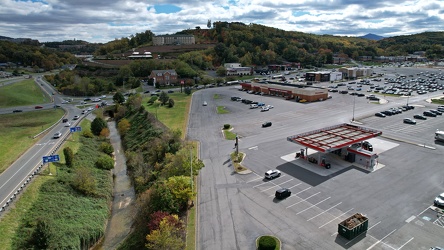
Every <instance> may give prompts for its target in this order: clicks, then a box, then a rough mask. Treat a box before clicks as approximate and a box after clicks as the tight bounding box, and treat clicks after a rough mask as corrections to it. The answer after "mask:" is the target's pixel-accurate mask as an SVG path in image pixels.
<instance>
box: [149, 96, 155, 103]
mask: <svg viewBox="0 0 444 250" xmlns="http://www.w3.org/2000/svg"><path fill="white" fill-rule="evenodd" d="M155 101H157V96H152V97H151V98H150V99H149V100H148V104H153V103H154V102H155Z"/></svg>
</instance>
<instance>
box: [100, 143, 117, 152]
mask: <svg viewBox="0 0 444 250" xmlns="http://www.w3.org/2000/svg"><path fill="white" fill-rule="evenodd" d="M100 151H102V152H103V153H105V154H107V155H112V154H113V152H114V148H113V146H112V145H111V144H110V143H108V142H102V144H100Z"/></svg>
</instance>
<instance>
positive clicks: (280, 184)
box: [261, 179, 293, 193]
mask: <svg viewBox="0 0 444 250" xmlns="http://www.w3.org/2000/svg"><path fill="white" fill-rule="evenodd" d="M292 180H293V179H290V180H288V181H284V182H282V183H281V184H279V185H278V184H275V183H274V182H271V183H273V184H274V185H275V186H278V187H280V186H281V185H282V184H284V183H286V182H289V181H292ZM272 188H274V187H270V188H267V189H265V190H262V191H261V193H262V192H265V191H267V190H270V189H272Z"/></svg>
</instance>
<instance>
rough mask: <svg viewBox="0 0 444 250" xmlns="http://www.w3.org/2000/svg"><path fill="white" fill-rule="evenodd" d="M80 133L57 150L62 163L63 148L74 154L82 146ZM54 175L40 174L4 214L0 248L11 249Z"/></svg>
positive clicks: (88, 124)
mask: <svg viewBox="0 0 444 250" xmlns="http://www.w3.org/2000/svg"><path fill="white" fill-rule="evenodd" d="M90 124H91V122H89V121H87V120H83V121H82V123H81V124H80V126H81V127H82V128H83V130H85V129H89V127H90ZM79 137H80V133H74V134H73V135H72V136H71V137H69V138H68V139H67V142H66V143H65V144H64V146H63V147H62V148H61V149H60V150H59V151H58V152H57V153H58V154H59V155H60V163H64V162H65V158H64V156H63V148H65V147H70V148H71V149H72V150H73V152H74V154H75V153H76V152H77V150H78V149H79V148H80V146H81V145H80V142H79ZM50 169H51V173H52V174H55V167H54V165H53V164H51V165H50ZM53 178H54V177H53V176H45V175H42V176H39V177H38V178H34V181H32V182H31V184H30V185H28V187H27V188H26V189H25V191H24V192H23V193H22V194H21V197H20V199H18V200H17V202H15V203H14V205H13V208H12V209H11V210H10V211H9V212H8V213H7V214H6V215H5V216H4V218H3V219H2V220H1V221H0V242H2V244H1V245H0V249H2V250H10V249H12V248H11V242H12V239H13V237H14V236H15V234H16V231H17V229H18V226H19V223H20V221H22V218H23V217H24V216H25V215H26V213H27V211H28V210H29V209H30V208H31V207H32V205H33V204H34V202H35V201H36V200H37V198H38V196H39V193H40V192H39V189H40V187H41V186H42V185H43V184H44V183H45V182H46V181H47V180H51V179H53Z"/></svg>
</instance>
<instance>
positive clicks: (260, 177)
mask: <svg viewBox="0 0 444 250" xmlns="http://www.w3.org/2000/svg"><path fill="white" fill-rule="evenodd" d="M262 178H263V177H262V176H259V177H258V178H256V179H253V180H250V181H247V183H250V182H253V181H257V180H260V179H262Z"/></svg>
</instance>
